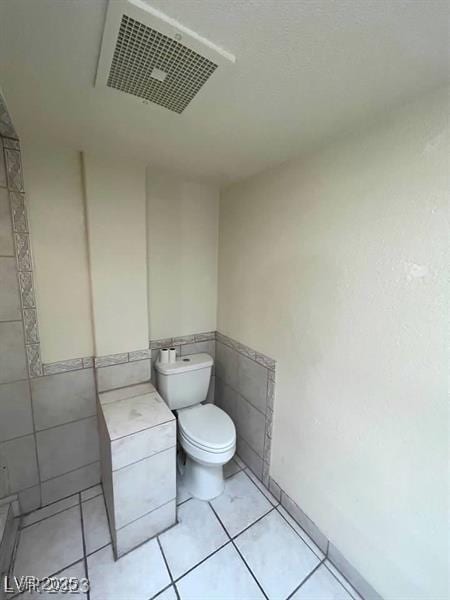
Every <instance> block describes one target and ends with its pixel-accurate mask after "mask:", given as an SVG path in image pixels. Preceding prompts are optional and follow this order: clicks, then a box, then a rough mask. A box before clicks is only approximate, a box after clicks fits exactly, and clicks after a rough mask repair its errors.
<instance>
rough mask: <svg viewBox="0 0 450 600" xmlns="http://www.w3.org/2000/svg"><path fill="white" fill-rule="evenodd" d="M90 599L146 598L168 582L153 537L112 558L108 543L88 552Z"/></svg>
mask: <svg viewBox="0 0 450 600" xmlns="http://www.w3.org/2000/svg"><path fill="white" fill-rule="evenodd" d="M87 563H88V576H89V581H90V584H91V592H90V599H91V600H106V599H108V600H114V599H117V600H124V599H126V600H148V598H151V597H152V596H154V595H155V594H157V593H158V592H159V591H160V590H163V589H164V588H165V587H167V586H168V585H170V577H169V573H168V571H167V567H166V564H165V562H164V559H163V556H162V554H161V550H160V549H159V546H158V542H157V541H156V539H153V540H150V541H149V542H147V543H146V544H143V545H142V546H140V547H139V548H136V550H133V552H130V553H129V554H126V555H125V556H122V558H119V560H117V561H115V560H114V556H113V551H112V547H111V546H107V547H106V548H102V549H101V550H98V551H97V552H95V553H94V554H91V556H88V559H87Z"/></svg>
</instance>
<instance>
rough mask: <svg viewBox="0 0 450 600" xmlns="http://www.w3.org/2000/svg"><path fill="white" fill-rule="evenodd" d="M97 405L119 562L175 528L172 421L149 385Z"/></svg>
mask: <svg viewBox="0 0 450 600" xmlns="http://www.w3.org/2000/svg"><path fill="white" fill-rule="evenodd" d="M98 400H99V402H98V413H99V432H100V457H101V468H102V481H103V489H104V493H105V501H106V507H107V511H108V517H109V525H110V529H111V536H112V540H113V546H114V550H115V554H116V558H119V557H120V556H122V555H123V554H126V553H127V552H129V551H130V550H132V549H133V548H136V547H137V546H139V545H140V544H142V543H143V542H145V541H147V540H148V539H150V538H152V537H154V536H155V535H158V534H159V533H161V532H162V531H164V530H166V529H168V528H169V527H171V526H172V525H174V524H175V522H176V420H175V417H174V415H173V413H172V412H171V411H170V410H169V408H168V407H167V405H166V404H165V402H164V401H163V399H162V398H161V396H160V395H159V394H158V393H157V392H156V390H155V388H154V387H153V385H152V384H151V383H141V384H137V385H133V386H128V387H124V388H119V389H115V390H110V391H108V392H101V393H100V394H99V396H98Z"/></svg>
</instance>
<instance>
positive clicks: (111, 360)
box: [94, 352, 128, 369]
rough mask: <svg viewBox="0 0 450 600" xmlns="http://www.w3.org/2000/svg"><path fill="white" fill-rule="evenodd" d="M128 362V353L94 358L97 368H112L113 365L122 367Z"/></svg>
mask: <svg viewBox="0 0 450 600" xmlns="http://www.w3.org/2000/svg"><path fill="white" fill-rule="evenodd" d="M126 362H128V352H119V353H117V354H105V355H103V356H96V357H95V358H94V364H95V368H96V369H98V368H99V367H110V366H111V365H120V364H122V363H126Z"/></svg>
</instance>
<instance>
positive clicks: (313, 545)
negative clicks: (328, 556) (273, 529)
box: [277, 504, 325, 560]
mask: <svg viewBox="0 0 450 600" xmlns="http://www.w3.org/2000/svg"><path fill="white" fill-rule="evenodd" d="M277 510H278V511H279V513H280V515H281V516H282V517H283V518H284V520H285V521H287V522H288V523H289V525H290V526H291V527H292V529H294V531H296V532H297V533H298V535H299V536H300V537H301V538H302V540H303V541H304V542H305V544H306V545H307V546H309V547H310V549H311V550H312V551H313V552H314V554H315V555H316V556H318V557H319V558H320V559H321V560H322V559H324V558H325V554H324V553H323V552H322V550H321V549H320V548H319V546H318V545H317V544H316V543H315V542H314V541H313V540H312V539H311V538H310V537H309V535H308V534H307V533H306V531H305V530H304V529H302V528H301V527H300V525H299V524H298V523H297V522H296V521H294V519H293V518H292V517H291V515H290V514H289V513H288V512H287V510H285V509H284V508H283V507H282V506H281V504H280V505H279V506H278V507H277Z"/></svg>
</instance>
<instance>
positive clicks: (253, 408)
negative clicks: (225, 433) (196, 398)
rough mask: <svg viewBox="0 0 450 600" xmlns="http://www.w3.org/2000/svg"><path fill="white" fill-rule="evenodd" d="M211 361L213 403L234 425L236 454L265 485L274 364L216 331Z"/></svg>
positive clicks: (268, 464)
mask: <svg viewBox="0 0 450 600" xmlns="http://www.w3.org/2000/svg"><path fill="white" fill-rule="evenodd" d="M215 362H216V377H215V388H216V389H215V403H216V404H217V405H218V406H220V407H221V408H223V410H225V412H227V413H228V414H229V415H230V417H231V418H232V419H233V421H234V423H235V426H236V432H237V454H238V455H239V456H240V458H241V459H242V460H243V461H244V462H245V463H246V464H247V466H248V467H250V469H251V470H252V471H253V472H254V473H255V475H256V476H257V477H258V478H259V479H260V480H261V481H262V482H263V483H264V484H265V485H266V486H267V485H268V484H269V470H270V454H271V443H272V415H273V402H274V393H275V367H276V363H275V361H274V360H273V359H272V358H269V357H268V356H265V355H264V354H261V353H260V352H257V351H256V350H253V349H251V348H249V347H248V346H245V345H244V344H241V343H240V342H237V341H236V340H233V339H232V338H229V337H227V336H225V335H223V334H221V333H219V332H217V334H216V361H215Z"/></svg>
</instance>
